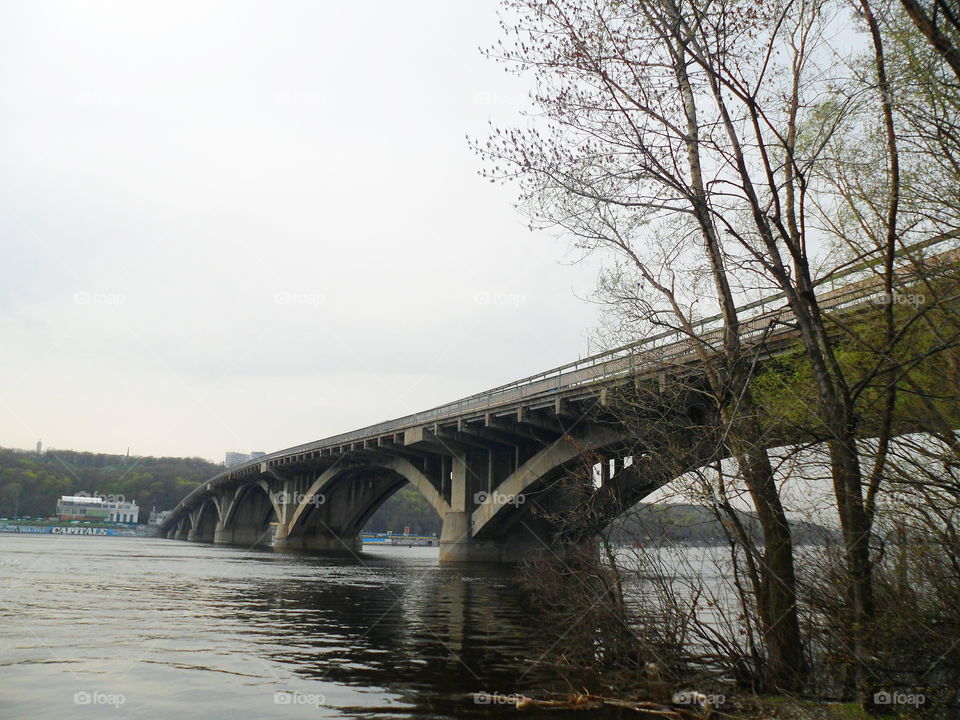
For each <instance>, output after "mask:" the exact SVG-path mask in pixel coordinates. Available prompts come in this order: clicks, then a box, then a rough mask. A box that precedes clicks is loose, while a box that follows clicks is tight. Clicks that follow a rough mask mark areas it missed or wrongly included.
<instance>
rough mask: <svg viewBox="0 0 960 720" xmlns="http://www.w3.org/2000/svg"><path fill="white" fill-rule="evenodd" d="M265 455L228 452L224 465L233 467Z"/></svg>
mask: <svg viewBox="0 0 960 720" xmlns="http://www.w3.org/2000/svg"><path fill="white" fill-rule="evenodd" d="M264 455H266V453H265V452H260V451H254V452H251V453H249V454H248V453H238V452H228V453H227V456H226V462H225V463H224V464H225V465H226V466H227V467H233V466H234V465H239V464H240V463H245V462H247V461H248V460H254V459H255V458H261V457H263V456H264Z"/></svg>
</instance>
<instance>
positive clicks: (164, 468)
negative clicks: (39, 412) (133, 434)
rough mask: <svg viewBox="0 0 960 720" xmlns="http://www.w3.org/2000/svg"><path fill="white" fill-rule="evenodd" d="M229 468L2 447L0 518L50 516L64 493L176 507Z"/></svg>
mask: <svg viewBox="0 0 960 720" xmlns="http://www.w3.org/2000/svg"><path fill="white" fill-rule="evenodd" d="M222 469H223V468H222V467H221V466H219V465H215V464H213V463H211V462H207V461H206V460H202V459H200V458H176V457H160V458H157V457H126V456H124V455H106V454H103V453H88V452H75V451H73V450H48V451H46V452H45V453H43V454H41V455H37V454H35V453H32V452H24V451H22V450H10V449H0V516H3V517H8V518H12V517H14V516H17V517H47V516H50V515H53V514H54V512H56V507H57V500H58V499H59V498H60V496H61V495H76V494H78V493H81V492H87V493H100V494H103V495H122V496H123V498H124V499H125V500H128V501H135V502H136V503H137V505H139V506H140V508H141V513H140V521H141V522H146V520H147V519H148V517H149V513H150V509H151V508H153V507H156V508H157V509H158V510H164V509H170V508H172V507H174V506H175V505H176V504H177V503H178V502H179V501H180V500H181V499H182V498H183V497H184V496H185V495H186V494H187V493H188V492H190V491H191V490H192V489H193V488H195V487H196V486H197V485H199V484H200V483H201V482H202V481H204V480H206V479H207V478H209V477H210V476H211V475H214V474H216V473H218V472H220V471H221V470H222Z"/></svg>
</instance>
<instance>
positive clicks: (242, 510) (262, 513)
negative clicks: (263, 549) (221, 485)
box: [216, 480, 280, 547]
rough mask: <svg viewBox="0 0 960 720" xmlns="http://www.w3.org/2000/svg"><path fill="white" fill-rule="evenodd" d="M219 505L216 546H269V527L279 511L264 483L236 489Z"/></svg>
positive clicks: (258, 482)
mask: <svg viewBox="0 0 960 720" xmlns="http://www.w3.org/2000/svg"><path fill="white" fill-rule="evenodd" d="M223 505H224V506H225V511H224V513H223V519H222V521H221V523H220V526H219V527H218V530H217V537H216V542H218V543H224V544H228V545H245V546H247V547H252V546H254V545H267V544H269V542H270V539H271V523H273V522H276V521H278V520H279V518H280V509H279V507H278V505H277V503H276V500H275V497H274V493H272V492H271V489H270V486H269V485H268V484H267V483H266V482H264V481H262V480H260V481H257V482H252V483H246V484H244V485H240V486H238V487H237V488H236V489H235V490H234V491H233V496H232V497H230V498H229V499H227V498H224V502H223Z"/></svg>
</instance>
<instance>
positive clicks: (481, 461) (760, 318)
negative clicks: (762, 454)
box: [159, 243, 956, 562]
mask: <svg viewBox="0 0 960 720" xmlns="http://www.w3.org/2000/svg"><path fill="white" fill-rule="evenodd" d="M927 244H932V243H924V245H927ZM955 252H956V251H954V250H950V251H947V253H942V254H941V255H938V256H935V257H936V258H940V257H941V256H942V255H949V256H950V260H951V261H952V262H955V258H954V256H953V253H955ZM873 264H874V263H873V262H865V263H860V264H858V265H854V266H852V267H850V268H849V269H847V270H846V271H844V272H839V273H835V274H834V275H833V276H831V277H830V278H827V279H826V281H828V282H829V283H830V284H831V285H832V289H825V288H827V287H830V285H827V282H826V281H825V282H821V283H820V284H819V285H818V288H821V290H818V298H819V300H820V304H821V308H822V309H823V310H824V311H827V312H833V313H848V312H857V311H859V310H861V309H863V308H869V307H871V306H872V307H874V308H875V307H876V306H877V302H878V299H877V295H878V293H879V292H882V285H881V282H880V278H879V277H877V276H876V274H874V273H872V272H870V269H869V267H870V266H871V265H873ZM865 271H866V277H864V272H865ZM858 278H859V279H858ZM841 279H843V280H844V282H842V283H840V284H838V283H837V281H838V280H841ZM740 313H741V314H740V317H741V319H742V336H743V339H744V342H745V343H746V344H750V343H753V344H754V345H756V346H757V352H758V353H760V355H761V356H762V357H768V356H770V355H773V354H776V353H778V352H782V351H783V349H784V348H786V347H789V346H791V345H793V344H794V343H795V342H796V334H795V330H794V328H793V326H792V324H791V322H790V319H791V313H790V311H789V309H788V308H787V307H785V305H784V297H783V295H782V294H777V295H773V296H770V297H765V298H762V299H760V300H757V301H755V302H752V303H749V304H747V305H744V306H743V307H742V308H740ZM696 329H697V331H698V335H700V337H701V338H706V339H707V340H708V341H709V340H711V339H717V340H719V337H720V333H721V331H722V328H721V318H720V317H719V316H714V317H709V318H705V319H703V320H701V321H699V322H698V323H697V327H696ZM700 365H701V363H700V360H699V359H698V355H697V353H696V352H695V349H694V341H692V340H691V339H690V338H689V337H688V336H684V335H681V334H680V333H678V332H677V331H674V330H668V331H665V332H661V333H658V334H656V335H653V336H651V337H648V338H645V339H644V340H642V341H640V342H636V343H632V344H630V345H626V346H624V347H620V348H617V349H615V350H611V351H609V352H603V353H599V354H596V355H592V356H590V357H587V358H584V359H581V360H577V361H576V362H572V363H569V364H566V365H562V366H560V367H557V368H552V369H550V370H547V371H545V372H542V373H539V374H537V375H532V376H530V377H526V378H523V379H521V380H517V381H516V382H512V383H509V384H507V385H502V386H500V387H496V388H493V389H491V390H487V391H485V392H482V393H477V394H475V395H471V396H469V397H465V398H462V399H460V400H456V401H454V402H451V403H447V404H445V405H441V406H439V407H435V408H431V409H429V410H425V411H423V412H418V413H414V414H412V415H407V416H404V417H401V418H396V419H394V420H389V421H386V422H381V423H377V424H375V425H370V426H368V427H364V428H361V429H359V430H354V431H351V432H346V433H342V434H340V435H334V436H332V437H328V438H324V439H321V440H317V441H315V442H311V443H307V444H304V445H298V446H295V447H291V448H287V449H285V450H280V451H278V452H274V453H270V454H268V455H266V456H264V457H260V458H256V459H255V460H251V461H248V462H245V463H243V464H240V465H237V466H234V467H230V468H228V469H226V470H224V471H223V472H221V473H219V474H217V475H215V476H214V477H212V478H210V479H209V480H207V481H206V482H204V483H203V484H201V485H200V486H199V487H197V488H196V489H195V490H193V491H192V492H191V493H190V494H189V495H187V497H185V498H184V499H183V500H182V501H181V502H180V503H179V504H178V505H177V507H176V508H175V509H174V511H173V512H172V513H171V515H170V517H169V518H168V519H167V520H166V521H165V522H164V524H163V525H161V527H160V528H159V534H160V535H161V536H163V537H168V538H174V539H180V540H191V541H196V542H213V543H223V544H234V545H244V546H255V545H265V544H268V543H269V542H270V535H271V524H272V523H274V522H275V523H276V524H277V531H276V535H275V538H274V540H273V544H274V546H275V547H277V548H297V549H308V550H322V551H346V550H349V551H354V552H357V551H359V550H360V545H361V541H360V532H361V530H362V528H363V526H364V524H365V523H366V521H367V519H368V518H369V517H370V516H371V515H372V514H373V513H374V512H375V511H376V510H377V509H378V508H379V507H380V506H381V505H382V504H383V503H384V502H385V501H386V500H387V499H388V498H389V497H390V496H391V495H392V494H393V493H395V492H396V491H397V490H398V489H400V488H401V487H403V486H404V485H406V484H408V483H409V484H410V485H412V486H413V487H415V488H416V489H417V490H418V491H419V492H420V493H421V494H422V495H423V496H424V498H426V500H427V502H429V503H430V505H431V506H432V507H433V509H434V510H435V511H436V512H437V514H438V515H439V516H440V517H441V518H442V520H443V529H442V532H441V537H440V560H441V562H463V561H494V562H511V561H516V560H519V559H521V558H523V557H526V556H529V555H531V554H538V553H541V552H543V551H544V550H545V549H546V548H549V547H551V546H552V545H553V544H554V543H555V542H556V541H557V540H558V539H560V538H561V537H562V535H563V533H564V532H565V529H564V528H563V527H560V526H559V525H558V524H557V521H556V518H557V517H558V516H560V515H561V514H562V512H561V511H564V510H570V509H571V508H579V507H580V506H581V504H582V503H583V502H584V493H585V492H586V493H587V494H588V495H590V496H592V497H591V499H592V500H599V501H602V502H599V503H591V508H594V509H592V510H591V512H594V511H595V508H596V507H601V508H604V507H605V508H608V510H603V509H601V510H600V511H599V513H600V516H601V518H600V521H601V522H605V521H607V520H609V519H610V518H612V517H613V515H615V514H616V513H617V512H620V511H622V509H624V508H627V507H629V506H631V505H633V504H634V503H636V502H638V501H639V500H640V499H642V498H643V497H644V496H646V495H648V494H650V493H651V492H653V491H654V490H656V489H657V488H658V487H660V486H661V485H663V484H664V483H666V482H669V481H670V480H671V479H673V478H671V477H661V476H659V475H658V474H657V473H654V472H652V471H649V470H647V469H646V468H645V467H644V462H643V458H644V456H646V455H647V454H648V453H651V452H656V448H655V447H653V446H649V447H647V446H644V445H643V444H642V443H639V444H638V441H637V438H636V437H635V436H634V437H631V433H630V431H629V430H628V429H627V428H625V427H624V425H623V424H622V423H621V422H619V421H618V418H617V416H616V415H615V414H614V413H613V412H611V409H610V400H611V398H612V397H613V395H614V393H617V392H618V391H619V390H620V389H622V388H625V387H627V388H629V387H631V386H632V387H634V388H640V387H644V388H648V389H649V388H653V391H654V392H659V393H666V392H667V391H668V389H669V388H671V387H676V386H677V385H680V384H682V385H683V387H685V388H687V389H686V390H685V391H684V392H683V393H681V396H680V397H679V399H677V398H676V397H673V398H672V400H671V402H672V403H673V406H672V408H671V410H670V412H673V413H680V414H681V415H685V416H686V417H688V418H689V419H690V426H691V427H692V428H695V427H697V426H704V425H705V424H707V423H709V414H710V412H711V411H710V408H709V404H708V403H707V402H706V400H705V397H704V395H703V394H702V393H700V392H698V391H697V386H698V383H700V384H701V386H702V378H701V376H702V370H701V369H700ZM681 379H682V380H683V382H682V383H678V382H677V381H678V380H681ZM688 435H689V437H687V438H686V439H685V440H684V442H685V443H686V444H687V446H688V448H687V449H688V450H689V460H690V467H691V468H693V467H697V466H698V464H699V465H702V464H703V463H704V462H706V461H707V460H708V455H710V456H712V457H715V454H716V450H717V448H716V447H715V446H714V445H710V446H709V447H708V446H707V443H704V442H703V440H704V438H703V434H702V433H698V432H696V431H691V432H690V433H688ZM701 445H702V447H701ZM584 470H586V472H584ZM573 477H579V478H584V477H586V478H587V481H586V484H587V485H588V486H587V487H584V483H583V482H581V483H580V484H579V485H578V484H577V483H573V485H571V482H570V479H571V478H573ZM604 512H606V515H604Z"/></svg>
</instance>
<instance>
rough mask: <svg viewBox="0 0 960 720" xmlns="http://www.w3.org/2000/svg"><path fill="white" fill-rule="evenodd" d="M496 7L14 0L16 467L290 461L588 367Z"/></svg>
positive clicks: (12, 427)
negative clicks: (524, 191)
mask: <svg viewBox="0 0 960 720" xmlns="http://www.w3.org/2000/svg"><path fill="white" fill-rule="evenodd" d="M496 10H497V3H496V2H495V1H494V0H471V2H453V1H452V0H448V1H446V2H442V1H439V0H436V1H433V2H430V1H426V0H424V1H420V2H412V1H410V0H408V1H406V2H402V3H400V2H367V3H326V2H310V1H305V2H293V1H284V2H238V1H237V0H228V1H225V2H197V1H196V0H191V1H190V2H182V3H181V2H162V3H161V2H151V3H143V2H136V3H133V2H130V1H129V0H124V1H121V2H76V3H57V2H38V1H37V0H28V1H25V2H4V3H2V4H0V104H2V105H0V238H2V240H0V269H2V273H3V282H2V283H0V342H2V345H0V373H2V384H0V445H2V446H6V447H32V446H33V445H34V443H35V442H36V441H37V440H38V439H43V442H44V445H45V446H52V447H56V448H73V449H78V450H91V451H99V452H116V453H122V452H125V451H126V449H127V447H128V446H129V448H130V452H131V454H137V455H161V454H162V455H198V456H202V457H206V458H209V459H211V460H216V461H221V460H222V459H223V455H224V452H225V451H227V450H239V451H249V450H264V451H268V452H269V451H272V450H277V449H280V448H283V447H287V446H290V445H294V444H298V443H302V442H306V441H310V440H315V439H318V438H322V437H325V436H327V435H332V434H334V433H338V432H343V431H347V430H350V429H353V428H355V427H360V426H363V425H366V424H370V423H373V422H378V421H381V420H386V419H389V418H392V417H397V416H400V415H404V414H406V413H409V412H414V411H417V410H422V409H426V408H429V407H432V406H434V405H438V404H441V403H443V402H447V401H450V400H454V399H456V398H457V397H460V396H463V395H468V394H471V393H473V392H477V391H480V390H483V389H486V388H487V387H491V386H495V385H498V384H501V383H504V382H508V381H510V380H513V379H517V378H520V377H523V376H525V375H528V374H532V373H534V372H538V371H540V370H545V369H547V368H549V367H552V366H554V365H559V364H562V363H564V362H567V361H569V360H574V359H576V358H577V357H578V356H581V355H585V354H587V352H588V350H589V347H588V342H587V338H588V337H589V335H590V331H591V329H592V328H593V327H594V326H595V325H596V308H595V307H593V306H591V305H589V304H588V303H585V302H583V301H582V300H581V299H579V297H582V296H584V295H586V294H588V293H589V292H590V290H591V288H592V287H593V284H594V282H595V269H594V268H591V267H587V266H570V265H569V264H566V262H565V260H567V261H568V260H570V259H571V258H570V256H569V253H568V249H567V244H566V243H565V242H564V241H562V240H559V239H556V238H553V237H550V236H549V235H546V234H543V233H531V232H529V231H528V230H527V229H526V226H525V223H524V220H523V218H522V217H521V216H520V215H519V214H518V213H517V212H516V211H515V209H514V208H513V207H512V202H513V200H514V198H513V194H512V190H511V189H510V188H501V187H499V186H495V185H491V184H489V183H488V182H486V181H484V180H482V179H481V178H479V177H478V176H477V170H478V169H479V167H480V161H479V160H478V159H477V158H476V157H475V156H474V155H473V154H472V152H471V151H470V150H469V148H468V146H467V143H466V140H465V135H466V134H468V133H469V134H471V135H473V136H478V135H481V136H482V135H483V134H484V133H485V128H486V126H487V123H488V121H490V120H494V121H500V122H511V121H516V122H519V118H518V116H517V113H518V111H519V109H520V107H521V105H522V104H523V102H524V99H525V94H526V91H527V88H526V87H525V86H524V85H523V84H522V83H521V82H520V81H519V80H517V79H516V78H513V77H512V76H510V75H507V74H506V73H505V72H504V71H503V69H502V68H500V67H498V66H497V65H496V64H494V63H492V62H490V61H487V60H485V59H484V58H483V57H482V56H481V55H480V53H479V51H478V46H481V45H483V46H486V45H489V44H491V43H493V42H495V41H496V39H497V37H498V26H497V17H496Z"/></svg>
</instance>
